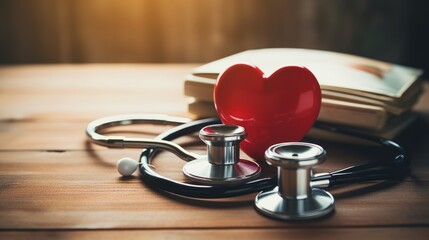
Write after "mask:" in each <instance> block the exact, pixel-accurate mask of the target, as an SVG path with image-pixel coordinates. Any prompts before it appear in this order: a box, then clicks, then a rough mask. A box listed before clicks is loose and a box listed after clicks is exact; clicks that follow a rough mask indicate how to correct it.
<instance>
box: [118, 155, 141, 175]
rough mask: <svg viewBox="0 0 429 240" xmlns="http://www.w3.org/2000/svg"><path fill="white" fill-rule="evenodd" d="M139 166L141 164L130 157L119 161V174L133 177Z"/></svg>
mask: <svg viewBox="0 0 429 240" xmlns="http://www.w3.org/2000/svg"><path fill="white" fill-rule="evenodd" d="M138 165H139V163H138V162H137V161H136V160H134V159H132V158H129V157H124V158H121V159H120V160H119V161H118V164H117V165H116V167H117V169H118V172H119V174H121V175H122V176H124V177H128V176H131V175H132V174H133V173H134V172H135V171H136V170H137V167H138Z"/></svg>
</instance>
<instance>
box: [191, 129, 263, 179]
mask: <svg viewBox="0 0 429 240" xmlns="http://www.w3.org/2000/svg"><path fill="white" fill-rule="evenodd" d="M199 136H200V138H201V140H202V141H203V142H205V143H206V144H207V158H203V159H196V160H193V161H190V162H188V163H187V164H186V165H185V166H184V167H183V173H184V174H185V176H186V177H188V178H189V179H190V180H191V181H194V182H198V183H202V184H208V185H231V184H240V183H243V182H248V181H250V180H252V179H255V178H257V177H258V176H259V174H260V172H261V168H260V166H259V165H258V164H257V163H256V162H253V161H249V160H243V159H240V142H241V141H242V140H243V139H244V138H245V137H246V131H245V130H244V128H243V127H240V126H235V125H222V124H216V125H210V126H207V127H204V128H202V129H201V131H200V133H199Z"/></svg>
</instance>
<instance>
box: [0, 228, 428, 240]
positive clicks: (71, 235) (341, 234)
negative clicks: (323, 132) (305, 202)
mask: <svg viewBox="0 0 429 240" xmlns="http://www.w3.org/2000/svg"><path fill="white" fill-rule="evenodd" d="M427 233H428V229H427V228H423V227H414V228H407V227H402V228H340V229H332V228H310V229H309V228H298V229H222V230H211V229H208V230H207V229H195V230H170V229H167V230H144V231H141V230H114V231H91V230H89V231H45V232H43V231H42V232H41V231H21V232H12V231H10V232H0V238H4V239H10V240H20V239H27V238H28V236H29V235H30V234H31V238H32V239H35V240H37V239H64V240H68V239H80V240H86V239H88V240H92V239H106V240H108V239H130V240H131V239H154V240H158V239H207V240H218V239H243V238H244V237H245V238H246V239H249V240H254V239H273V240H277V239H313V238H315V237H317V239H320V240H324V239H326V240H331V239H362V238H365V237H367V236H371V238H372V239H416V240H420V239H426V238H425V235H427Z"/></svg>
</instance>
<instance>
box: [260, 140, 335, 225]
mask: <svg viewBox="0 0 429 240" xmlns="http://www.w3.org/2000/svg"><path fill="white" fill-rule="evenodd" d="M265 158H266V160H267V162H268V164H270V165H272V166H277V167H278V176H277V177H278V187H276V188H274V189H273V190H271V191H266V192H261V193H259V194H258V195H257V196H256V198H255V207H256V210H258V212H260V213H261V214H263V215H265V216H268V217H272V218H277V219H282V220H305V219H314V218H319V217H323V216H325V215H327V214H329V213H330V212H332V211H333V210H334V198H333V197H332V195H331V194H330V193H328V192H327V191H325V190H322V189H318V188H311V186H310V180H311V172H312V171H311V168H312V167H313V166H315V165H318V164H320V163H322V162H323V161H324V160H325V159H326V151H325V150H324V149H323V148H322V147H320V146H318V145H315V144H311V143H303V142H290V143H281V144H276V145H273V146H271V147H270V148H268V149H267V151H266V152H265Z"/></svg>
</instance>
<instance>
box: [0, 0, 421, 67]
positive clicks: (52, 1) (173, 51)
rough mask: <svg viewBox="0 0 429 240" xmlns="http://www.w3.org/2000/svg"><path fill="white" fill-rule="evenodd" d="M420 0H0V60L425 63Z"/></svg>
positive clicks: (62, 61)
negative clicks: (349, 58)
mask: <svg viewBox="0 0 429 240" xmlns="http://www.w3.org/2000/svg"><path fill="white" fill-rule="evenodd" d="M428 2H429V1H424V0H413V1H407V0H378V1H371V0H348V1H343V0H301V1H299V0H285V1H280V0H266V1H263V0H124V1H121V0H0V63H1V64H14V63H92V62H157V63H159V62H207V61H211V60H214V59H217V58H220V57H224V56H227V55H229V54H232V53H236V52H239V51H242V50H245V49H251V48H265V47H301V48H315V49H324V50H332V51H338V52H346V53H352V54H358V55H362V56H367V57H372V58H376V59H380V60H385V61H390V62H396V63H400V64H406V65H411V66H415V67H421V68H425V69H428V61H427V58H428V56H429V50H428V49H429V47H428V44H429V23H428V22H429V21H428V19H427V16H425V14H426V13H427V10H429V8H428V6H429V4H428ZM426 15H427V14H426Z"/></svg>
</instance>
